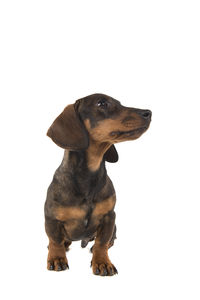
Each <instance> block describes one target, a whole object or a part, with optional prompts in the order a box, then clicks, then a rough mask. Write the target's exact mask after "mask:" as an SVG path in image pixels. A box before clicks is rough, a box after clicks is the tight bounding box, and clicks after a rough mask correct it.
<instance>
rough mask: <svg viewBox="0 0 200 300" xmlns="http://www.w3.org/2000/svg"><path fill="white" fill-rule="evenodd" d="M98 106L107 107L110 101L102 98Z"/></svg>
mask: <svg viewBox="0 0 200 300" xmlns="http://www.w3.org/2000/svg"><path fill="white" fill-rule="evenodd" d="M97 106H98V107H101V108H107V107H108V102H107V101H106V99H101V100H99V101H98V102H97Z"/></svg>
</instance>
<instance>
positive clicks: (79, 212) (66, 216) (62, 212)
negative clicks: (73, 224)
mask: <svg viewBox="0 0 200 300" xmlns="http://www.w3.org/2000/svg"><path fill="white" fill-rule="evenodd" d="M85 215H86V212H85V210H84V209H82V208H79V207H72V206H69V207H58V208H57V209H56V212H55V216H56V219H57V220H59V221H67V220H70V219H80V218H83V217H85Z"/></svg>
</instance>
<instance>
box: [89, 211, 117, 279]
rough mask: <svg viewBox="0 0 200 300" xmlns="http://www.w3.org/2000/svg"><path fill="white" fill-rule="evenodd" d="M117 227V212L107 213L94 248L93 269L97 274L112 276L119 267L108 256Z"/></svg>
mask: <svg viewBox="0 0 200 300" xmlns="http://www.w3.org/2000/svg"><path fill="white" fill-rule="evenodd" d="M114 227H115V212H114V211H112V212H110V213H109V214H107V215H106V216H105V217H104V219H103V222H102V224H101V225H100V227H99V228H98V231H97V236H96V239H95V243H94V246H93V249H92V253H93V257H92V262H91V264H92V270H93V273H94V274H95V275H101V276H106V275H108V276H111V275H114V274H116V273H117V269H116V268H115V266H114V265H113V264H112V263H111V261H110V259H109V257H108V248H109V246H110V240H111V238H112V235H113V231H114Z"/></svg>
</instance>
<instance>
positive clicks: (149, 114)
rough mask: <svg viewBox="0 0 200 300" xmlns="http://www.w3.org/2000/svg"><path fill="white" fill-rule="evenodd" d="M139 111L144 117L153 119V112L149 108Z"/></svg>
mask: <svg viewBox="0 0 200 300" xmlns="http://www.w3.org/2000/svg"><path fill="white" fill-rule="evenodd" d="M138 113H139V114H140V115H141V116H142V117H143V118H144V119H151V115H152V112H151V111H150V110H149V109H141V110H139V111H138Z"/></svg>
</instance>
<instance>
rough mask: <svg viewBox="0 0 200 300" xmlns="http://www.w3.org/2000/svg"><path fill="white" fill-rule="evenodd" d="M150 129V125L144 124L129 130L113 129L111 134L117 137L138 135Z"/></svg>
mask: <svg viewBox="0 0 200 300" xmlns="http://www.w3.org/2000/svg"><path fill="white" fill-rule="evenodd" d="M147 129H148V126H143V127H140V128H136V129H133V130H129V131H112V132H111V133H110V136H112V137H115V138H129V137H138V136H139V135H141V134H142V133H144V132H145V131H146V130H147Z"/></svg>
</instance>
